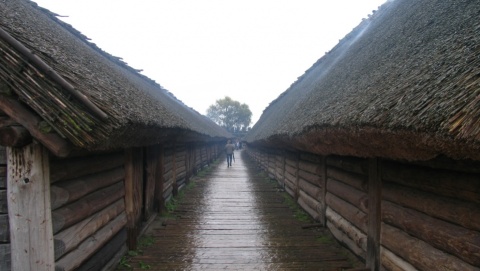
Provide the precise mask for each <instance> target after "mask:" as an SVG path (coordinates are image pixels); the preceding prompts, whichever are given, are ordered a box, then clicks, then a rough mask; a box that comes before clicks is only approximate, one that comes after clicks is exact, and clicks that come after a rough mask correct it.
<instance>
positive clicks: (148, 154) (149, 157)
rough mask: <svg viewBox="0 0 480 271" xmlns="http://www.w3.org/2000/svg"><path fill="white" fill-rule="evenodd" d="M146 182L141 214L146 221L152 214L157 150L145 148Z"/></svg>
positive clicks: (154, 147)
mask: <svg viewBox="0 0 480 271" xmlns="http://www.w3.org/2000/svg"><path fill="white" fill-rule="evenodd" d="M145 159H146V161H145V166H146V176H145V177H146V181H145V190H144V194H145V195H144V199H145V200H144V201H145V206H144V208H143V213H144V217H145V220H148V219H149V218H150V217H151V216H152V215H153V213H154V203H155V185H156V183H157V180H156V179H157V164H158V148H157V147H156V146H150V147H147V148H146V150H145Z"/></svg>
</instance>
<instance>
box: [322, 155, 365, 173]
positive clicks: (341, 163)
mask: <svg viewBox="0 0 480 271" xmlns="http://www.w3.org/2000/svg"><path fill="white" fill-rule="evenodd" d="M327 165H329V166H330V167H336V168H338V169H341V170H345V171H348V172H351V173H356V174H360V175H367V174H368V160H366V159H363V158H356V157H346V156H333V155H332V156H328V157H327Z"/></svg>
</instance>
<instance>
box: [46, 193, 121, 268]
mask: <svg viewBox="0 0 480 271" xmlns="http://www.w3.org/2000/svg"><path fill="white" fill-rule="evenodd" d="M124 211H125V202H124V200H123V199H120V200H117V201H116V202H115V203H113V204H112V205H110V206H108V207H107V208H105V209H103V210H101V211H100V212H98V213H95V214H94V215H92V216H89V217H87V218H85V219H84V220H82V221H80V222H79V223H77V224H75V225H73V226H72V227H70V228H68V229H66V230H64V231H61V232H59V233H58V234H56V235H55V236H54V240H55V259H56V260H57V259H59V258H60V257H62V256H63V255H65V254H66V253H68V252H69V251H71V250H73V249H74V248H76V247H77V246H78V245H79V244H80V243H81V242H83V241H84V240H85V239H87V238H88V237H89V236H92V235H93V234H95V232H97V231H98V230H99V229H100V228H102V227H104V226H105V225H106V224H107V223H108V222H110V221H111V220H112V219H114V218H116V217H117V216H118V215H119V214H120V213H122V212H124Z"/></svg>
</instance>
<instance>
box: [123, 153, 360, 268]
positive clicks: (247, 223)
mask: <svg viewBox="0 0 480 271" xmlns="http://www.w3.org/2000/svg"><path fill="white" fill-rule="evenodd" d="M239 154H240V153H239V152H237V159H236V163H234V164H233V167H230V168H227V164H226V162H221V163H220V164H219V165H218V166H216V168H215V169H214V170H212V171H211V172H210V174H208V175H207V176H206V177H205V178H198V179H196V181H195V182H196V183H195V184H196V185H195V186H194V187H193V188H192V189H191V190H189V191H187V193H186V195H185V197H184V199H183V200H182V201H181V203H180V204H179V206H178V207H177V209H176V211H175V218H170V219H167V220H165V218H157V220H156V221H155V222H154V223H153V224H152V225H151V227H150V229H149V231H148V232H147V234H148V235H151V236H152V237H153V238H154V239H155V244H154V245H152V246H149V247H144V248H142V250H143V252H142V254H141V255H138V256H135V257H133V258H131V259H130V261H129V262H128V265H130V266H131V267H132V268H133V270H144V269H146V268H150V270H345V269H349V268H354V267H360V266H361V263H359V262H358V261H357V260H356V259H355V258H354V257H353V256H352V255H351V254H350V253H349V252H347V251H346V250H345V249H344V248H341V247H340V246H339V245H338V244H337V243H336V242H333V241H332V240H331V239H329V238H325V237H322V238H319V236H320V235H322V234H326V232H325V230H324V229H323V228H321V229H319V228H313V229H302V227H301V226H302V225H304V224H305V223H306V222H300V221H298V220H297V219H296V218H295V217H294V213H293V211H292V210H291V209H290V208H289V207H288V206H287V205H286V204H285V203H284V197H283V193H282V192H280V191H279V188H277V187H276V186H275V184H274V183H272V182H269V181H266V180H265V179H264V178H263V177H261V176H260V175H259V173H258V171H256V169H255V168H254V167H255V166H254V165H253V164H251V162H250V161H249V160H248V159H246V158H245V157H243V158H242V157H240V155H239ZM242 156H244V154H243V153H242ZM307 224H308V223H307ZM325 240H327V241H325Z"/></svg>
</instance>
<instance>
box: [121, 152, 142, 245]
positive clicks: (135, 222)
mask: <svg viewBox="0 0 480 271" xmlns="http://www.w3.org/2000/svg"><path fill="white" fill-rule="evenodd" d="M142 203H143V149H142V148H130V149H127V150H126V151H125V212H126V215H127V221H128V223H127V232H128V233H127V234H128V241H127V245H128V248H129V249H131V250H135V249H136V248H137V237H138V231H139V224H140V223H141V216H142Z"/></svg>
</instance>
